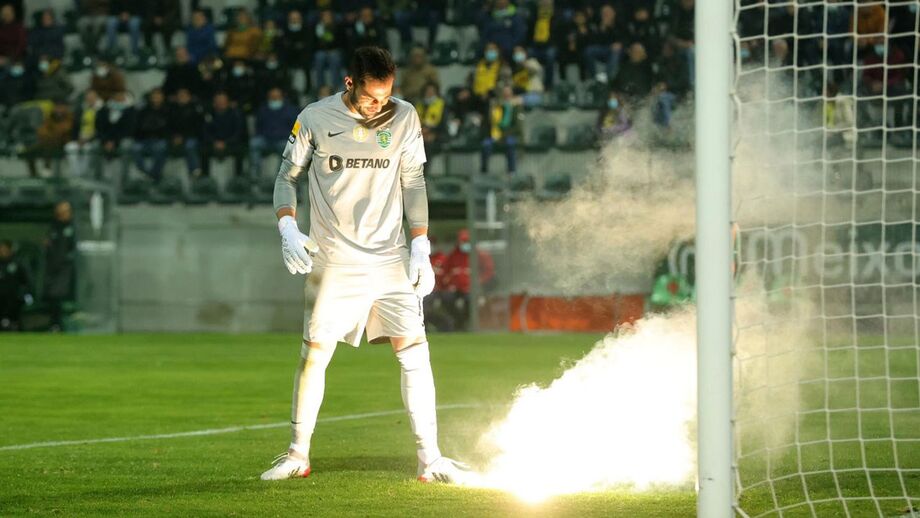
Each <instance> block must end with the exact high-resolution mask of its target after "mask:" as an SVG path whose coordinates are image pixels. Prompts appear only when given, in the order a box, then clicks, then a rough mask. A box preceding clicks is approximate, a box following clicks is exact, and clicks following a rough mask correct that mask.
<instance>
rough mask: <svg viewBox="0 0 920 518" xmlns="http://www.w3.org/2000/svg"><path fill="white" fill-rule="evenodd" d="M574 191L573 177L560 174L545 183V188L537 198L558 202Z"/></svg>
mask: <svg viewBox="0 0 920 518" xmlns="http://www.w3.org/2000/svg"><path fill="white" fill-rule="evenodd" d="M571 190H572V176H571V175H569V174H567V173H559V174H555V175H552V176H550V177H548V178H547V179H546V180H545V181H544V182H543V188H542V189H540V191H539V192H538V193H537V196H538V197H539V198H540V199H543V200H558V199H561V198H564V197H565V196H566V195H567V194H569V192H571Z"/></svg>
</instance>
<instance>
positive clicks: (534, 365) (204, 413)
mask: <svg viewBox="0 0 920 518" xmlns="http://www.w3.org/2000/svg"><path fill="white" fill-rule="evenodd" d="M598 338H599V337H598V336H591V335H558V336H521V335H439V336H434V337H432V340H431V342H432V361H433V364H434V370H435V376H436V380H437V383H438V400H439V404H442V405H445V404H447V405H449V404H457V403H474V404H477V405H479V406H478V407H476V408H460V409H449V410H443V411H442V412H440V423H441V443H442V449H443V450H444V451H445V453H446V454H450V455H455V456H458V457H461V458H465V459H466V458H468V459H470V460H472V461H473V462H474V463H475V462H477V461H481V460H482V459H481V457H479V456H478V454H477V453H476V442H477V440H478V438H479V436H480V434H481V433H482V432H483V431H484V430H485V429H486V428H487V427H488V425H489V423H490V422H492V420H494V419H496V418H498V417H500V416H501V415H502V412H503V411H504V410H505V408H506V405H507V403H508V402H510V400H511V398H512V396H513V394H514V391H515V389H516V387H518V386H520V385H522V384H526V383H531V382H548V381H550V380H552V379H553V378H555V377H556V376H558V375H559V374H561V373H562V370H563V367H562V363H563V362H565V361H566V360H576V359H578V358H580V357H581V356H582V355H583V354H584V353H585V352H587V351H588V350H589V349H590V348H591V346H592V345H593V344H594V342H595V341H596V340H597V339H598ZM299 348H300V345H299V339H298V337H297V336H290V335H244V336H223V335H125V336H98V337H96V336H60V335H58V336H45V335H20V336H9V335H7V336H5V337H2V338H0V409H2V418H0V447H2V446H8V445H15V444H26V443H35V442H44V441H66V440H80V439H94V438H101V437H127V436H138V435H149V434H168V433H175V432H184V431H192V430H202V429H213V428H224V427H231V426H237V425H257V424H270V423H280V422H283V421H286V420H287V419H289V412H290V410H289V406H290V397H291V382H292V379H293V369H294V367H295V364H296V361H297V357H298V354H299ZM401 408H402V403H401V400H400V394H399V370H398V366H397V364H396V361H395V359H394V357H393V354H392V352H391V351H390V349H389V348H388V347H387V346H362V348H361V349H359V350H352V349H351V348H350V347H345V346H340V347H339V350H338V351H337V352H336V356H335V358H334V359H333V361H332V365H331V366H330V368H329V371H328V376H327V389H326V399H325V402H324V406H323V410H322V412H321V414H320V419H323V418H329V417H334V416H342V415H349V414H358V413H365V412H378V411H389V410H399V409H401ZM288 441H289V431H288V429H287V427H286V426H281V427H274V428H267V429H261V430H245V431H239V432H234V433H226V434H219V435H209V436H197V437H181V438H169V439H156V440H143V441H130V442H114V443H96V444H82V445H71V446H58V447H43V448H34V449H25V450H6V451H0V515H2V516H13V515H24V514H56V515H60V516H79V515H84V516H85V515H93V516H98V515H118V516H125V515H145V516H166V515H173V516H176V515H180V516H209V515H210V516H233V515H235V516H281V515H284V516H290V515H292V514H293V515H297V516H622V517H637V516H655V517H684V516H692V515H694V512H695V498H694V495H693V494H692V493H690V492H679V491H660V492H654V493H641V494H635V493H630V492H627V491H617V492H604V493H595V494H583V495H571V496H566V497H560V498H556V499H552V500H549V501H547V502H544V503H542V504H539V505H536V506H530V505H528V504H525V503H522V502H520V501H518V500H517V499H516V498H515V497H513V496H511V495H508V494H505V493H501V492H498V491H490V490H476V489H461V488H455V487H447V486H438V485H426V484H420V483H418V482H416V481H415V453H414V446H413V444H412V439H411V435H410V432H409V425H408V423H407V422H406V419H405V417H404V415H403V414H402V413H395V414H391V415H388V416H382V417H372V418H366V419H356V420H350V421H335V422H325V423H320V424H319V425H318V426H317V431H316V434H315V435H314V443H313V451H312V455H311V456H312V464H313V468H314V474H313V475H311V476H310V477H309V478H307V479H301V480H291V481H284V482H280V483H267V482H262V481H260V480H259V479H258V476H259V474H260V473H261V472H262V471H263V470H264V469H266V468H267V467H268V466H269V463H270V461H271V460H272V458H273V457H274V456H275V455H276V454H278V453H280V452H281V451H282V450H284V449H285V448H286V446H287V443H288ZM546 476H548V477H552V476H553V469H552V458H551V457H548V458H547V467H546Z"/></svg>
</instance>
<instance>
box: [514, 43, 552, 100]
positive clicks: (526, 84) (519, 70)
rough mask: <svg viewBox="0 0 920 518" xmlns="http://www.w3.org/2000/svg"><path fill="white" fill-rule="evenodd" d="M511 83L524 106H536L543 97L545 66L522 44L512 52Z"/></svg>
mask: <svg viewBox="0 0 920 518" xmlns="http://www.w3.org/2000/svg"><path fill="white" fill-rule="evenodd" d="M511 84H512V86H513V87H514V93H515V94H516V95H520V96H521V98H522V99H523V101H524V106H536V105H538V104H540V101H541V100H542V99H543V91H544V88H543V67H542V66H540V62H539V61H537V60H536V59H534V58H530V57H528V56H527V50H525V49H524V47H521V46H518V47H514V51H513V52H512V53H511Z"/></svg>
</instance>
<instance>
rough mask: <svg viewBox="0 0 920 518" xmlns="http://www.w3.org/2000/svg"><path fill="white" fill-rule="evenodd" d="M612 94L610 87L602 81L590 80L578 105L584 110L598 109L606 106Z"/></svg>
mask: <svg viewBox="0 0 920 518" xmlns="http://www.w3.org/2000/svg"><path fill="white" fill-rule="evenodd" d="M609 96H610V87H608V86H607V84H606V83H602V82H600V81H590V82H588V83H587V84H585V87H584V90H583V91H582V95H581V99H580V100H579V101H578V107H579V108H581V109H583V110H598V109H600V108H603V107H604V104H605V103H606V102H607V98H608V97H609Z"/></svg>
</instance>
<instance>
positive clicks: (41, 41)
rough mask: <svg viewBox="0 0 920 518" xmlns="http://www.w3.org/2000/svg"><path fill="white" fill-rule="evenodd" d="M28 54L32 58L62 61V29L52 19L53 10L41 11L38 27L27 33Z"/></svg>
mask: <svg viewBox="0 0 920 518" xmlns="http://www.w3.org/2000/svg"><path fill="white" fill-rule="evenodd" d="M29 53H30V54H31V55H32V56H47V57H48V58H52V59H57V60H62V59H64V28H63V27H62V26H61V25H60V24H59V23H57V20H56V19H55V18H54V10H53V9H45V10H44V11H42V15H41V22H40V25H39V26H38V27H35V28H33V29H32V31H31V32H30V33H29Z"/></svg>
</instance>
